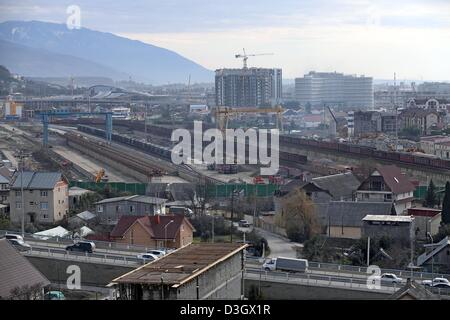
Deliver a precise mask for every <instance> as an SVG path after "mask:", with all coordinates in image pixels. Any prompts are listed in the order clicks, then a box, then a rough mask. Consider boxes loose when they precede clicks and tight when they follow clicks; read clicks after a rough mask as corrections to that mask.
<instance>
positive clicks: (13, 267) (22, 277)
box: [0, 239, 50, 300]
mask: <svg viewBox="0 0 450 320" xmlns="http://www.w3.org/2000/svg"><path fill="white" fill-rule="evenodd" d="M0 257H1V259H0V270H1V272H0V300H9V299H15V300H19V299H20V300H28V299H36V300H41V299H43V297H44V290H45V288H46V287H48V286H49V285H50V281H49V280H48V279H47V278H46V277H45V276H44V275H43V274H42V273H40V272H39V270H37V269H36V268H35V267H34V266H33V265H32V264H31V263H30V262H29V261H28V259H27V258H25V257H24V256H23V255H22V254H21V253H20V252H19V251H18V250H17V249H16V248H14V247H13V246H12V245H11V244H10V243H9V242H8V240H6V239H0ZM25 287H28V288H35V290H34V291H33V296H30V297H26V296H17V295H15V294H14V292H15V291H16V289H24V288H25Z"/></svg>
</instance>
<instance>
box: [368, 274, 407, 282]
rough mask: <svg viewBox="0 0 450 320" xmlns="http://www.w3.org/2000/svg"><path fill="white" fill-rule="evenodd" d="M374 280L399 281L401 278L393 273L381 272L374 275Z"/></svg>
mask: <svg viewBox="0 0 450 320" xmlns="http://www.w3.org/2000/svg"><path fill="white" fill-rule="evenodd" d="M375 280H380V281H381V282H385V283H401V282H402V281H403V279H402V278H399V277H397V276H396V275H395V274H393V273H383V274H382V275H381V276H378V277H374V281H375Z"/></svg>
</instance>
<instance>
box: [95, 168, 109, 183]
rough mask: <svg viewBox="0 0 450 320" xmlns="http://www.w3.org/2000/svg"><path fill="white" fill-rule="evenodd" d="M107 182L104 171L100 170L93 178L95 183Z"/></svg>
mask: <svg viewBox="0 0 450 320" xmlns="http://www.w3.org/2000/svg"><path fill="white" fill-rule="evenodd" d="M104 180H107V178H106V176H105V169H103V168H101V169H100V170H99V171H98V172H97V175H96V176H95V182H96V183H99V182H101V181H104Z"/></svg>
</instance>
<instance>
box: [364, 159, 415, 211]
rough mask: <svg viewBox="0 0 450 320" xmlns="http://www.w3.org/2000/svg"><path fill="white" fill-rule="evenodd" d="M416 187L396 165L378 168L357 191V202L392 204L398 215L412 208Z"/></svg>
mask: <svg viewBox="0 0 450 320" xmlns="http://www.w3.org/2000/svg"><path fill="white" fill-rule="evenodd" d="M414 190H415V186H414V185H413V184H412V183H411V181H409V179H408V178H407V177H406V175H405V174H403V173H402V172H401V171H400V168H398V167H397V166H395V165H387V166H381V165H379V166H377V167H376V169H375V170H374V171H373V172H372V173H371V174H370V176H369V177H368V178H367V179H365V180H364V181H363V182H362V183H361V185H360V186H359V187H358V189H357V190H356V200H357V201H369V202H374V201H382V202H392V203H393V204H394V206H395V212H396V214H397V215H400V214H402V213H403V212H404V211H405V210H408V209H409V208H411V205H412V201H413V192H414Z"/></svg>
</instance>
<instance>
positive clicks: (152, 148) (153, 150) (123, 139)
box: [77, 125, 172, 160]
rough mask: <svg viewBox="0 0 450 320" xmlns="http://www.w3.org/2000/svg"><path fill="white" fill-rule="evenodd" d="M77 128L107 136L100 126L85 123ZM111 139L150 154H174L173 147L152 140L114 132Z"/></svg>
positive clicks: (162, 156)
mask: <svg viewBox="0 0 450 320" xmlns="http://www.w3.org/2000/svg"><path fill="white" fill-rule="evenodd" d="M77 129H78V130H79V131H81V132H86V133H88V134H92V135H94V136H97V137H102V138H104V137H105V130H103V129H98V128H94V127H89V126H85V125H78V126H77ZM111 140H112V141H115V142H120V143H124V144H127V145H130V146H133V147H135V148H137V149H139V150H142V151H145V152H147V153H149V154H154V155H157V156H159V157H160V158H163V159H167V160H170V159H171V154H172V149H171V148H166V147H163V146H159V145H156V144H153V143H150V142H144V141H141V140H139V139H135V138H131V137H128V136H125V135H120V134H116V133H113V134H112V135H111Z"/></svg>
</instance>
